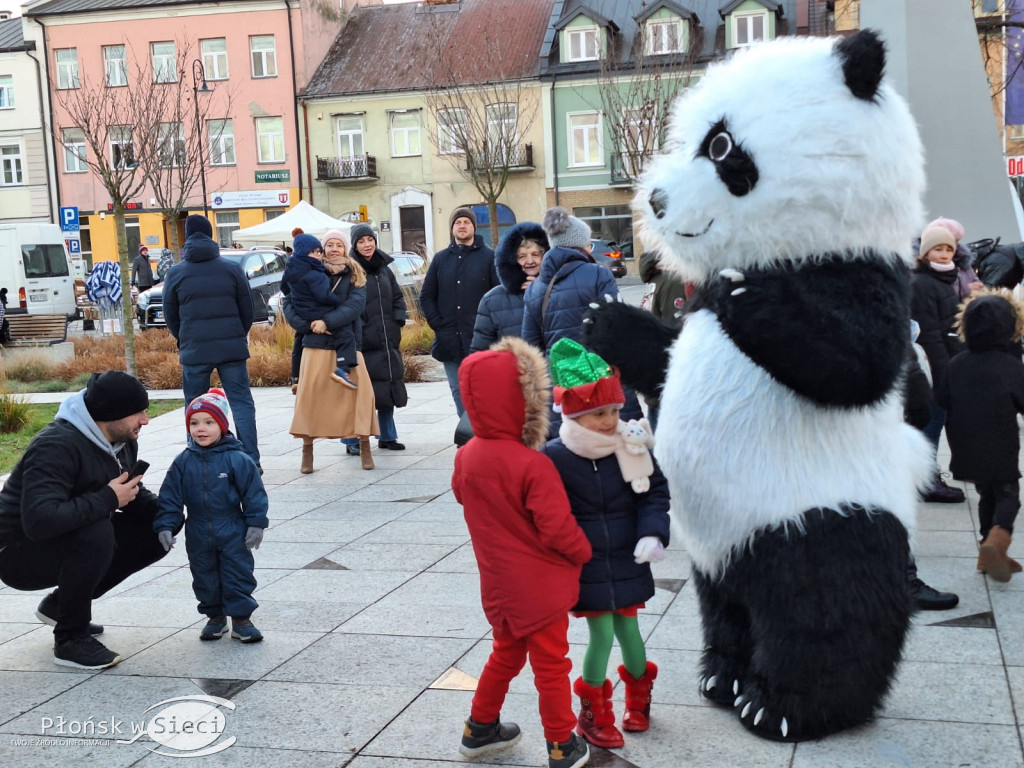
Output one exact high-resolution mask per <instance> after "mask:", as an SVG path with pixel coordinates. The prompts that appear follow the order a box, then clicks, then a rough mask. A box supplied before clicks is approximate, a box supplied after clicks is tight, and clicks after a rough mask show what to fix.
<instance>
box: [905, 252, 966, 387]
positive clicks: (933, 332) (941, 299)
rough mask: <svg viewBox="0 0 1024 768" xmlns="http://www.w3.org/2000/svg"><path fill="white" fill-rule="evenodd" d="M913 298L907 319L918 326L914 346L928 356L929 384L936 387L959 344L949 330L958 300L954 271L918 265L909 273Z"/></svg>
mask: <svg viewBox="0 0 1024 768" xmlns="http://www.w3.org/2000/svg"><path fill="white" fill-rule="evenodd" d="M910 279H911V287H912V288H913V295H912V296H911V299H910V316H911V317H912V318H913V319H914V320H917V322H918V324H919V325H920V326H921V335H920V336H919V337H918V339H917V343H918V344H920V345H921V348H922V349H924V352H925V354H926V355H928V364H929V365H931V368H932V384H933V386H938V385H939V383H940V382H941V381H942V379H943V378H944V377H945V375H946V369H947V368H948V367H949V361H950V359H952V357H953V356H954V355H956V354H958V353H959V352H960V351H961V350H962V349H963V345H962V344H961V343H960V339H959V337H958V336H957V334H956V331H955V330H954V329H953V323H954V321H955V320H956V312H957V309H958V307H959V306H960V298H959V297H958V296H957V294H956V289H955V287H954V285H955V284H956V280H957V272H956V270H955V269H954V270H952V271H950V272H936V271H935V270H934V269H932V268H931V267H929V266H928V265H927V264H919V265H918V267H917V269H915V270H914V271H913V273H912V274H911V278H910Z"/></svg>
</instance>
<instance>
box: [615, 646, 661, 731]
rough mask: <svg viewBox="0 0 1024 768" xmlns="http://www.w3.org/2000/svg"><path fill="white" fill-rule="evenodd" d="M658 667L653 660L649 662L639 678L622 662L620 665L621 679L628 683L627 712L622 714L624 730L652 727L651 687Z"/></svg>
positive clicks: (639, 729)
mask: <svg viewBox="0 0 1024 768" xmlns="http://www.w3.org/2000/svg"><path fill="white" fill-rule="evenodd" d="M657 676H658V667H657V666H656V665H655V664H654V662H653V661H648V662H647V669H646V671H644V673H643V675H642V676H641V677H639V678H637V677H633V676H632V675H631V674H629V672H628V671H627V670H626V667H625V666H624V665H622V664H620V665H619V679H620V680H622V682H624V683H625V684H626V714H624V715H623V716H622V730H624V731H646V730H647V729H648V728H650V727H651V689H652V688H654V678H656V677H657Z"/></svg>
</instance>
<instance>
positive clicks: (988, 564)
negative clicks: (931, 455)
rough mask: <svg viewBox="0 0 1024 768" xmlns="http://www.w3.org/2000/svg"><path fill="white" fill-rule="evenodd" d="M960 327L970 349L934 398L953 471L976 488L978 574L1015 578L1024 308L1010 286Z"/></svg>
mask: <svg viewBox="0 0 1024 768" xmlns="http://www.w3.org/2000/svg"><path fill="white" fill-rule="evenodd" d="M957 324H958V326H959V330H960V337H961V338H962V339H963V340H964V342H965V343H966V345H967V349H966V351H964V352H961V353H960V354H958V355H956V357H954V358H953V359H952V360H951V361H950V363H949V368H948V369H947V372H946V376H945V378H943V379H942V380H941V381H939V383H938V387H937V389H936V393H935V394H936V398H937V399H938V401H939V404H940V405H941V406H942V407H943V408H945V409H946V411H947V412H948V420H947V422H946V437H947V439H948V440H949V448H950V452H951V454H952V460H951V461H950V464H949V468H950V471H951V472H952V473H953V477H955V478H956V479H957V480H970V481H971V482H973V483H974V485H975V488H976V489H977V491H978V496H979V500H978V522H979V525H980V528H981V537H982V542H981V549H980V551H979V554H978V570H979V571H982V572H984V573H987V574H988V575H989V576H991V577H992V578H993V579H995V580H996V581H1009V580H1010V575H1011V574H1013V573H1019V572H1020V571H1021V565H1020V563H1018V562H1017V561H1016V560H1014V559H1013V558H1011V557H1010V556H1009V555H1008V554H1007V551H1008V550H1009V548H1010V543H1011V541H1012V535H1013V523H1014V520H1016V518H1017V512H1018V511H1019V510H1020V469H1018V457H1019V454H1020V436H1019V434H1018V432H1019V430H1018V427H1017V414H1018V413H1024V363H1022V362H1021V359H1020V357H1019V356H1018V355H1015V354H1013V351H1012V350H1013V349H1014V345H1015V344H1016V343H1017V342H1018V341H1020V338H1021V335H1022V333H1024V306H1022V305H1021V303H1020V302H1019V301H1017V300H1016V299H1014V298H1013V294H1012V293H1010V291H1008V290H1006V289H1005V288H1003V289H989V290H984V291H981V292H979V293H978V294H976V295H975V296H973V297H972V298H970V299H968V300H967V301H966V302H965V303H964V305H963V308H962V309H961V310H960V313H959V316H958V318H957Z"/></svg>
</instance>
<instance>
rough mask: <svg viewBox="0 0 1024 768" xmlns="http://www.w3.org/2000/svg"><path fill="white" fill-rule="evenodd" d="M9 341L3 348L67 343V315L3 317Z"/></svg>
mask: <svg viewBox="0 0 1024 768" xmlns="http://www.w3.org/2000/svg"><path fill="white" fill-rule="evenodd" d="M4 319H5V320H6V321H7V322H8V323H10V327H11V340H10V341H8V342H5V343H4V346H5V347H49V346H52V345H54V344H60V343H61V342H63V341H67V338H68V317H67V315H28V314H25V315H4Z"/></svg>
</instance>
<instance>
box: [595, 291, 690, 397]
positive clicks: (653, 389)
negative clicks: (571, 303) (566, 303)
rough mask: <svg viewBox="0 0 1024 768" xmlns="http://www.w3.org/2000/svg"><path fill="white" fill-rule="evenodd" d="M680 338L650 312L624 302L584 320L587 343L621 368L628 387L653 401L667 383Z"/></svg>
mask: <svg viewBox="0 0 1024 768" xmlns="http://www.w3.org/2000/svg"><path fill="white" fill-rule="evenodd" d="M678 334H679V330H678V329H676V328H670V327H669V326H667V325H665V324H664V323H662V322H661V321H660V320H658V318H656V317H655V316H654V315H652V314H651V313H650V312H647V311H645V310H642V309H640V308H639V307H633V306H630V305H628V304H623V303H621V302H609V303H603V304H600V305H598V306H597V307H596V308H593V309H591V310H589V311H588V312H587V314H586V316H585V318H584V320H583V343H584V344H585V345H586V346H587V347H588V348H589V349H592V350H593V351H594V352H597V354H599V355H600V356H601V357H603V358H604V359H605V360H606V361H607V362H608V363H610V364H611V365H614V366H615V367H616V368H618V369H619V372H620V375H621V376H622V381H623V382H624V383H625V384H627V385H628V386H630V387H632V388H633V389H635V390H637V391H639V392H641V393H642V394H644V395H648V396H651V397H657V396H658V395H659V393H660V391H661V385H662V384H664V383H665V372H666V371H667V370H668V350H669V347H671V346H672V343H673V342H674V341H675V340H676V336H677V335H678Z"/></svg>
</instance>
